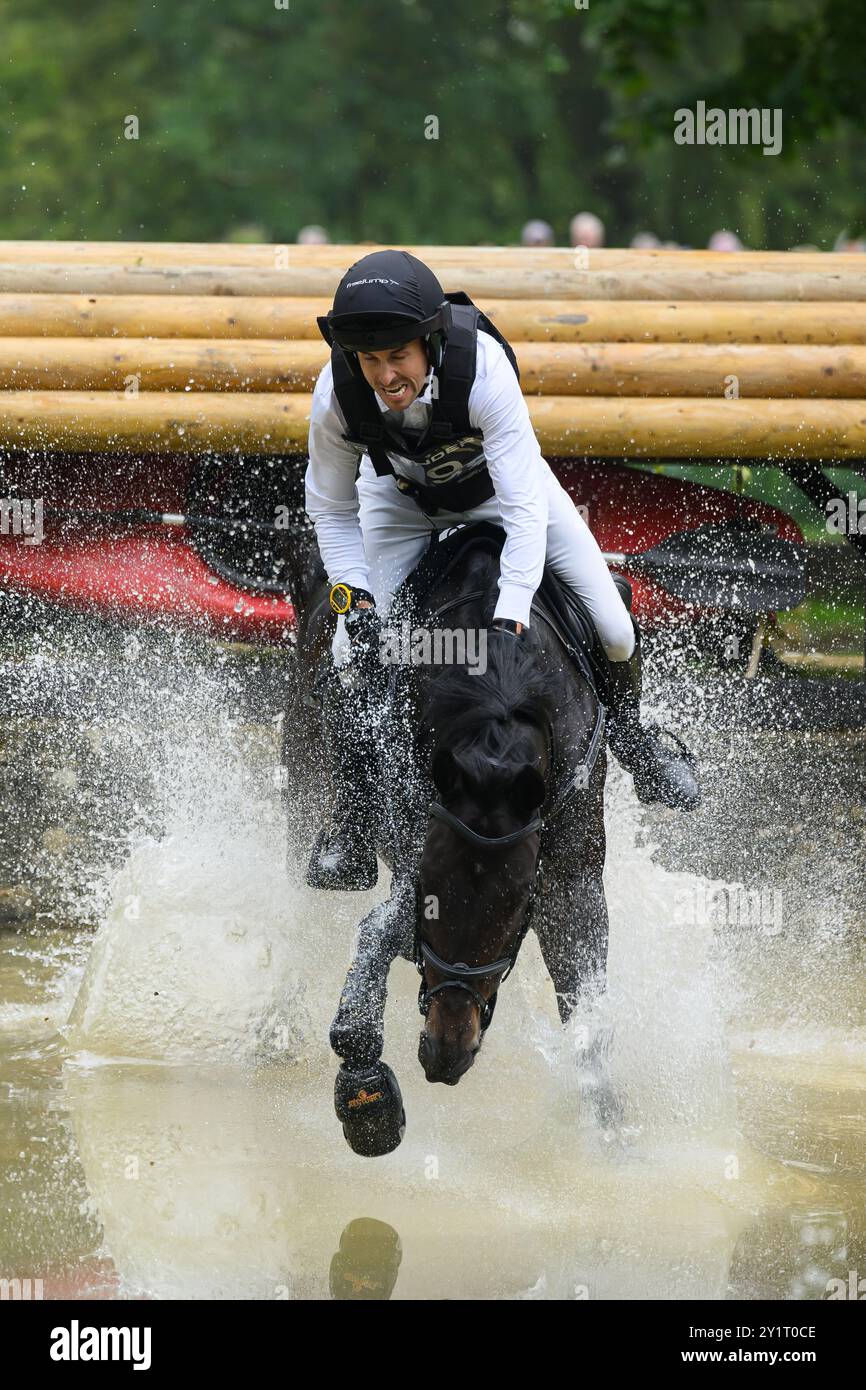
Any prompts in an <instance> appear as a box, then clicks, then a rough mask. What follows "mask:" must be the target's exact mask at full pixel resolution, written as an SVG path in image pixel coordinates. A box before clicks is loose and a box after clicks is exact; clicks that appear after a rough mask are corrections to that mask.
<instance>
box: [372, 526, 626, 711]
mask: <svg viewBox="0 0 866 1390" xmlns="http://www.w3.org/2000/svg"><path fill="white" fill-rule="evenodd" d="M504 543H505V531H504V529H503V528H502V527H501V526H497V525H496V524H495V523H494V522H491V521H473V522H469V523H467V524H466V525H465V526H460V527H457V528H455V529H454V530H453V531H448V532H447V533H440V534H436V533H434V535H433V536H432V537H431V539H430V544H429V545H428V547H427V550H426V551H425V553H424V554H423V555H422V557H421V559H420V560H419V562H418V564H417V565H416V566H415V569H414V570H413V571H412V573H411V574H410V575H409V576H408V577H407V578H406V579H405V580H404V582H403V584H402V585H401V586H400V588H399V589H398V591H397V593H396V594H395V596H394V610H393V612H394V614H395V615H397V614H398V613H400V612H401V611H403V612H409V613H415V614H419V613H425V614H429V613H430V611H431V610H430V603H429V596H430V593H431V591H432V589H433V587H434V585H436V584H437V583H439V582H440V581H442V580H443V579H444V578H445V577H446V576H447V575H448V574H449V573H450V571H451V570H452V569H453V567H454V566H455V565H456V564H457V562H458V560H460V559H461V558H462V557H463V555H464V554H465V552H466V551H467V550H476V549H485V550H488V551H489V552H490V553H491V554H493V555H496V556H497V557H498V556H499V555H500V554H501V552H502V547H503V545H504ZM615 581H616V582H617V584H618V587H620V591H621V593H622V594H623V598H624V601H625V603H626V606H627V607H629V608H630V607H631V588H630V586H629V584H628V581H627V580H625V579H622V578H621V576H618V575H617V576H615ZM626 590H627V591H628V592H627V593H626ZM495 601H496V600H495V596H493V602H492V603H491V604H490V611H489V613H485V614H484V621H485V625H489V623H490V622H491V621H492V618H493V611H494V607H495ZM531 612H532V614H533V616H534V617H536V618H540V619H541V620H542V621H543V622H545V623H547V625H548V626H549V627H550V628H551V629H552V630H553V631H554V632H555V633H556V636H557V637H558V638H559V641H560V642H561V643H562V645H563V647H564V648H565V650H566V652H567V653H568V655H569V656H570V657H571V659H572V661H573V662H574V665H575V666H576V667H577V669H578V671H579V672H580V674H581V675H582V676H583V677H584V678H585V679H586V680H587V681H589V683H590V685H591V686H592V688H593V689H594V690H595V693H596V695H597V696H598V698H599V699H600V700H601V701H602V703H603V704H607V703H608V700H607V694H608V689H609V684H610V672H609V662H608V658H607V654H606V653H605V650H604V648H603V646H602V645H601V641H600V640H599V636H598V633H597V631H596V628H595V624H594V623H593V621H592V618H591V617H590V614H589V610H588V609H587V607H586V605H585V604H584V602H583V600H582V599H581V598H580V597H579V595H577V594H575V593H573V592H572V591H571V590H570V589H568V588H566V587H565V585H564V584H562V582H561V581H560V580H559V579H558V578H557V576H556V575H555V574H554V573H553V571H552V569H551V568H550V566H549V565H545V567H544V574H543V576H542V580H541V583H540V585H539V587H538V590H537V592H536V595H535V598H534V599H533V601H532V607H531Z"/></svg>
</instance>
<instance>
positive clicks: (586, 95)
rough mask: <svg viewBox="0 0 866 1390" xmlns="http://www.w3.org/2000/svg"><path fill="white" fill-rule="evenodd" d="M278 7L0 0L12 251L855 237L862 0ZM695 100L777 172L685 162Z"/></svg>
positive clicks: (416, 0) (499, 0) (206, 1)
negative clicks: (318, 231)
mask: <svg viewBox="0 0 866 1390" xmlns="http://www.w3.org/2000/svg"><path fill="white" fill-rule="evenodd" d="M288 5H289V7H288V8H287V9H277V8H276V6H275V4H274V3H273V0H259V4H258V5H254V4H252V3H251V0H182V3H177V0H172V3H169V0H150V3H149V4H148V5H146V6H138V5H132V4H123V3H122V0H88V3H87V4H83V3H81V0H67V3H66V4H64V5H60V4H55V5H54V6H52V7H50V9H47V8H46V6H45V5H44V3H42V0H39V3H37V0H14V3H13V0H0V21H2V25H3V35H4V45H3V46H4V62H3V65H2V68H0V137H2V138H0V208H2V214H0V236H4V237H86V238H106V239H111V238H142V239H147V238H154V239H178V240H184V239H189V240H214V239H219V238H222V237H224V236H229V235H238V236H243V235H253V234H255V233H254V232H253V230H252V229H253V228H260V229H261V232H260V235H261V236H262V237H264V238H266V239H273V240H278V241H279V240H287V239H289V240H290V239H293V238H294V236H295V235H296V233H297V230H298V228H299V227H300V226H301V225H303V224H304V223H307V222H320V223H323V224H324V225H325V226H326V227H327V228H328V229H329V231H330V233H331V236H332V238H333V239H335V240H343V241H355V240H365V239H367V240H376V241H398V240H406V241H413V240H415V241H419V242H459V243H469V244H471V243H474V242H480V241H493V242H516V241H517V239H518V236H519V231H520V227H521V224H522V223H523V222H524V221H525V220H526V219H527V218H529V217H544V218H546V219H547V220H548V221H550V222H552V223H553V225H554V227H555V229H556V232H557V236H558V240H559V241H560V242H565V240H566V237H567V224H568V220H569V218H570V217H571V216H572V215H573V214H574V213H575V212H576V211H578V210H579V209H581V208H584V207H589V208H593V209H594V210H596V211H598V212H599V213H600V215H601V216H602V217H603V218H604V219H605V221H606V222H607V223H608V227H609V239H610V240H611V241H614V242H622V241H627V240H628V239H629V238H630V237H631V235H632V234H633V233H634V232H635V231H636V230H640V229H644V228H650V229H652V230H655V231H656V232H657V233H658V234H659V235H661V236H665V237H671V238H675V239H676V240H679V241H685V242H689V243H692V244H695V245H701V244H703V243H704V242H705V240H706V237H707V235H708V234H709V232H710V231H711V230H712V229H713V228H714V227H716V226H719V225H729V226H732V227H734V228H736V229H739V230H740V232H741V234H742V235H743V236H744V237H745V239H746V240H747V241H749V243H750V244H752V245H779V246H784V245H791V244H793V243H795V242H799V241H805V240H808V241H812V242H815V243H817V244H825V245H826V244H828V243H830V244H831V243H832V240H833V239H834V237H835V236H836V234H837V233H838V232H839V231H841V230H842V229H843V228H845V227H847V228H848V229H849V230H850V231H852V232H853V231H854V230H855V226H856V224H858V223H860V222H861V221H862V203H861V197H862V194H861V192H860V187H861V184H862V167H863V156H864V135H863V121H862V96H861V92H862V87H863V77H862V74H863V60H864V57H866V39H864V34H863V27H862V24H861V23H860V18H859V16H858V13H857V10H856V7H853V6H850V4H849V0H797V4H791V3H790V0H751V3H750V2H749V0H730V3H728V4H726V5H725V6H719V5H711V4H710V3H709V0H589V8H588V9H586V10H578V9H576V8H575V4H574V0H473V3H472V4H471V5H470V4H466V3H465V0H387V3H386V0H363V3H361V4H357V3H350V2H349V0H315V3H313V0H288ZM699 98H702V99H704V100H706V101H707V103H708V104H716V105H720V106H723V107H728V106H731V105H733V106H743V105H746V106H748V105H752V104H755V105H759V106H770V107H774V106H781V107H782V108H783V110H784V119H785V144H784V150H783V154H782V155H781V156H779V157H778V158H767V157H764V156H762V154H761V151H760V150H759V149H754V148H745V149H718V148H717V149H712V150H710V149H707V148H701V149H697V148H687V147H685V148H684V147H678V146H675V145H674V143H673V139H672V131H673V112H674V111H675V110H676V108H677V107H679V106H683V105H692V104H693V103H694V101H696V100H697V99H699ZM128 116H135V117H137V119H138V123H139V138H138V139H127V138H126V137H125V134H124V123H125V121H126V118H127V117H128ZM430 117H435V118H436V119H437V120H438V138H437V139H430V138H427V135H428V134H429V133H430V124H431V123H430V121H429V118H430ZM244 228H248V229H250V230H249V231H248V232H244V231H243V230H242V229H244Z"/></svg>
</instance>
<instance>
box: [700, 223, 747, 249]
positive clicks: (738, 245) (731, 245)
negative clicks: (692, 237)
mask: <svg viewBox="0 0 866 1390" xmlns="http://www.w3.org/2000/svg"><path fill="white" fill-rule="evenodd" d="M707 250H708V251H742V250H743V243H742V242H741V241H740V238H739V237H738V236H737V234H736V232H728V231H725V229H724V228H720V229H719V231H717V232H713V234H712V236H711V237H710V239H709V241H708V242H707Z"/></svg>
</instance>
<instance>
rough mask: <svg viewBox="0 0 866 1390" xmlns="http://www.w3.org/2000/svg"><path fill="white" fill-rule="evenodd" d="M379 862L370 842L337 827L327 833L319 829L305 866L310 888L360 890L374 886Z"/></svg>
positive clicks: (344, 890) (377, 876) (345, 890)
mask: <svg viewBox="0 0 866 1390" xmlns="http://www.w3.org/2000/svg"><path fill="white" fill-rule="evenodd" d="M378 878H379V864H378V861H377V859H376V851H375V850H374V849H373V847H372V845H369V844H367V843H366V842H365V841H363V840H360V839H358V837H357V836H354V835H350V834H349V833H348V832H347V831H346V830H342V831H341V830H340V829H339V828H338V829H336V830H334V831H332V832H331V834H330V835H329V834H328V832H327V831H326V830H320V831H319V833H318V835H317V836H316V843H315V844H314V845H313V852H312V854H311V855H310V863H309V866H308V868H307V884H308V886H309V887H310V888H336V889H342V890H343V892H358V893H360V892H364V891H365V890H366V889H368V888H375V887H376V883H377V880H378Z"/></svg>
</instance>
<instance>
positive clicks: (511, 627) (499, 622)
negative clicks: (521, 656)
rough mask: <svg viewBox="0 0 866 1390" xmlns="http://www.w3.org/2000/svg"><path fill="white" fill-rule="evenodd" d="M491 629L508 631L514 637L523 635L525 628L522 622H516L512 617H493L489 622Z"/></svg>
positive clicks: (525, 631)
mask: <svg viewBox="0 0 866 1390" xmlns="http://www.w3.org/2000/svg"><path fill="white" fill-rule="evenodd" d="M490 628H491V630H494V629H498V630H499V631H500V632H510V633H512V634H513V635H514V636H515V637H525V636H526V633H527V629H526V627H525V626H524V624H523V623H518V622H517V621H516V620H515V619H514V618H494V619H493V622H492V623H491V624H490Z"/></svg>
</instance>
